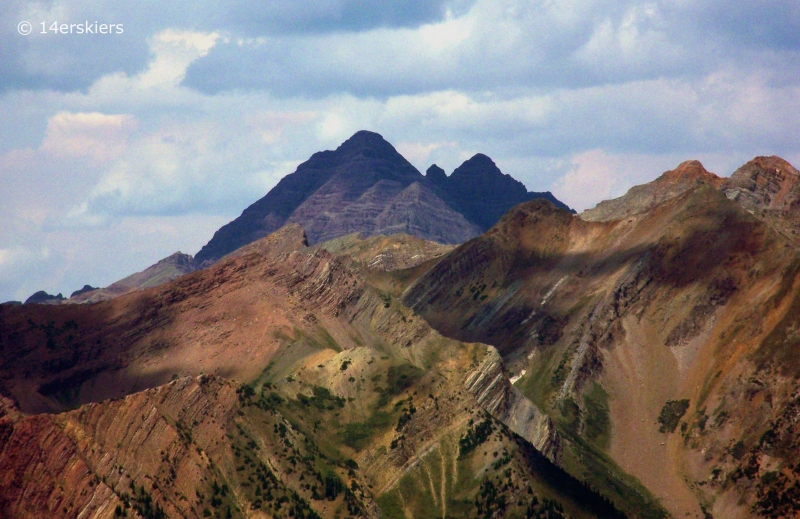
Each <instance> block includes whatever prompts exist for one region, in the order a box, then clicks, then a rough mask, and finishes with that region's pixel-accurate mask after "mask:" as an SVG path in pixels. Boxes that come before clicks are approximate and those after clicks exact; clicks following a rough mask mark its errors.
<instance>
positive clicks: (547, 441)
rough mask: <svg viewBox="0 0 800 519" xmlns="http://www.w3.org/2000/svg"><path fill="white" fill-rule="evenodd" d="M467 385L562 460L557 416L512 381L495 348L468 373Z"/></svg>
mask: <svg viewBox="0 0 800 519" xmlns="http://www.w3.org/2000/svg"><path fill="white" fill-rule="evenodd" d="M464 387H465V388H466V389H467V391H469V392H470V393H472V394H473V395H474V396H475V399H476V400H477V401H478V404H480V405H481V407H483V408H484V409H485V410H486V411H487V412H488V413H489V414H491V415H492V416H494V417H495V418H497V419H498V420H500V421H501V422H503V423H504V424H506V425H507V426H508V428H509V429H511V430H512V431H514V432H515V433H517V434H519V435H520V436H522V437H523V438H525V439H526V440H528V441H529V442H531V444H532V445H533V446H534V447H536V449H538V450H539V452H541V453H542V454H544V455H545V456H546V457H547V458H548V459H549V460H550V461H552V462H553V463H556V464H558V462H559V460H560V457H561V438H560V436H559V435H558V432H556V428H555V425H554V424H553V420H552V419H551V418H550V417H549V416H547V415H546V414H545V413H543V412H542V411H541V410H540V409H539V408H538V407H536V406H535V405H534V404H533V402H531V401H530V400H528V399H527V398H525V397H524V396H523V395H522V393H520V392H519V390H517V388H515V387H514V386H513V385H511V382H510V381H509V379H508V374H507V373H506V370H505V367H504V365H503V359H502V358H501V357H500V354H499V353H498V352H497V350H496V349H495V348H493V347H491V346H490V347H489V348H488V353H487V355H486V358H485V359H484V361H483V363H482V364H481V366H480V367H479V368H478V369H476V370H475V371H473V372H472V373H470V374H469V375H468V376H467V379H466V381H465V382H464Z"/></svg>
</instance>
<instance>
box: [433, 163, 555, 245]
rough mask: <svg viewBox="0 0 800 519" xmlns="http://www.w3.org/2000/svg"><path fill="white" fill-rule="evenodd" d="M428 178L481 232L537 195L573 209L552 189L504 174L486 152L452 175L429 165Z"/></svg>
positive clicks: (460, 167)
mask: <svg viewBox="0 0 800 519" xmlns="http://www.w3.org/2000/svg"><path fill="white" fill-rule="evenodd" d="M434 168H435V169H434ZM428 178H430V179H431V181H432V182H433V183H435V184H436V185H437V186H438V187H439V188H440V189H442V190H443V191H444V193H445V195H444V196H445V198H446V199H447V200H448V201H450V202H451V204H452V206H453V207H454V208H455V209H456V210H457V211H459V212H460V213H462V214H463V215H464V216H466V217H467V219H468V220H469V221H471V222H473V223H475V224H476V225H478V227H480V228H481V232H486V231H488V230H489V229H490V228H491V227H492V226H493V225H494V224H496V223H497V222H498V220H500V218H501V217H502V216H503V215H504V214H506V213H507V212H508V210H509V209H511V208H512V207H514V206H515V205H517V204H521V203H523V202H527V201H529V200H534V199H537V198H544V199H546V200H549V201H550V202H552V203H553V205H555V206H556V207H558V208H560V209H566V210H568V211H569V210H570V208H569V207H567V205H566V204H564V203H562V202H561V201H559V200H558V199H556V197H554V196H553V195H552V194H551V193H550V192H544V193H534V192H528V190H527V189H526V188H525V185H524V184H523V183H522V182H520V181H519V180H515V179H514V178H513V177H511V175H508V174H504V173H503V172H502V171H500V168H498V167H497V165H496V164H495V163H494V161H493V160H492V159H490V158H489V157H487V156H486V155H484V154H482V153H478V154H477V155H475V156H473V157H472V158H471V159H469V160H467V161H466V162H464V163H463V164H461V165H460V166H459V167H457V168H456V169H455V171H453V174H452V175H450V176H449V177H447V176H445V175H444V171H443V170H442V169H441V168H440V167H438V166H436V164H434V165H433V166H431V167H430V168H429V169H428Z"/></svg>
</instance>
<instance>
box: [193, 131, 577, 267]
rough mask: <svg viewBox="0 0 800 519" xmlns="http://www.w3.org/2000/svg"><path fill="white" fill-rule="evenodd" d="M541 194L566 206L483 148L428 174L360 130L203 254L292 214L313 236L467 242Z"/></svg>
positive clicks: (222, 251) (217, 253) (204, 258)
mask: <svg viewBox="0 0 800 519" xmlns="http://www.w3.org/2000/svg"><path fill="white" fill-rule="evenodd" d="M534 198H547V199H549V200H551V201H552V202H553V203H554V204H556V205H557V206H559V207H563V208H566V206H564V205H563V204H562V203H561V202H559V201H558V200H556V199H555V198H554V197H553V196H552V195H551V194H550V193H529V192H528V191H527V190H526V189H525V186H524V185H523V184H522V183H521V182H518V181H516V180H514V179H513V178H511V177H510V176H509V175H504V174H503V173H501V172H500V170H499V169H498V168H497V166H496V165H495V164H494V162H492V160H491V159H490V158H489V157H486V156H485V155H480V154H479V155H476V156H475V157H473V158H472V159H470V160H469V161H467V162H465V163H464V164H463V165H462V166H461V167H459V168H458V169H456V171H455V172H454V173H453V175H452V176H450V177H448V176H447V175H446V174H445V172H444V171H443V170H442V169H441V168H439V167H438V166H436V165H433V166H431V168H429V169H428V172H427V175H426V176H423V175H422V174H420V172H419V171H417V169H416V168H414V166H412V165H411V164H410V163H409V162H408V161H407V160H406V159H405V158H403V156H402V155H400V154H399V153H398V152H397V150H395V149H394V147H393V146H392V145H391V144H389V143H388V142H387V141H386V140H384V139H383V137H381V136H380V135H378V134H377V133H373V132H368V131H360V132H358V133H356V134H355V135H353V136H352V137H350V138H349V139H348V140H347V141H345V142H344V143H343V144H342V145H341V146H339V147H338V148H337V149H336V150H335V151H323V152H319V153H315V154H314V155H312V156H311V158H310V159H309V160H308V161H306V162H304V163H303V164H301V165H300V166H298V168H297V170H296V171H295V172H294V173H292V174H290V175H288V176H286V177H285V178H284V179H283V180H281V181H280V182H279V183H278V185H277V186H275V187H274V188H273V189H272V190H271V191H270V192H269V193H267V195H266V196H265V197H263V198H262V199H261V200H259V201H257V202H256V203H254V204H253V205H251V206H250V207H248V208H247V209H245V210H244V212H243V213H242V215H241V216H240V217H239V218H237V219H235V220H233V221H232V222H230V223H229V224H227V225H225V226H223V227H222V228H220V229H219V230H218V231H217V232H216V233H215V234H214V237H213V238H212V239H211V241H209V242H208V244H206V245H205V246H204V247H203V248H202V249H201V250H200V252H198V253H197V255H196V257H195V259H196V260H197V262H198V264H199V265H200V266H207V265H209V264H211V263H213V262H214V261H216V260H218V259H219V258H221V257H222V256H224V255H226V254H228V253H230V252H232V251H234V250H236V249H238V248H239V247H242V246H244V245H247V244H248V243H251V242H253V241H255V240H257V239H259V238H262V237H264V236H266V235H268V234H269V233H271V232H274V231H275V230H277V229H278V228H280V227H281V226H282V225H284V224H285V223H287V222H293V223H298V224H300V225H301V226H302V227H303V228H304V229H305V230H306V233H307V235H308V240H309V243H311V244H314V243H317V242H321V241H325V240H329V239H332V238H336V237H339V236H344V235H346V234H350V233H353V232H361V233H362V234H364V235H365V236H370V235H377V234H393V233H398V232H405V233H408V234H411V235H413V236H417V237H420V238H424V239H430V240H435V241H438V242H440V243H453V244H454V243H461V242H464V241H466V240H468V239H470V238H473V237H475V236H477V235H478V234H480V233H482V232H484V231H486V230H487V229H488V228H489V227H491V226H492V225H493V224H494V223H495V222H497V220H499V218H500V217H501V216H502V215H503V214H504V213H505V212H506V211H508V210H509V209H510V208H511V207H513V206H514V205H516V204H519V203H521V202H525V201H528V200H531V199H534Z"/></svg>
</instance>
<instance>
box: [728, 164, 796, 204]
mask: <svg viewBox="0 0 800 519" xmlns="http://www.w3.org/2000/svg"><path fill="white" fill-rule="evenodd" d="M799 178H800V171H797V169H795V167H794V166H792V165H791V164H789V163H788V162H787V161H785V160H783V159H782V158H780V157H776V156H771V157H756V158H754V159H753V160H751V161H750V162H748V163H747V164H745V165H744V166H742V167H740V168H739V169H737V170H736V171H734V172H733V175H731V178H729V179H728V180H727V181H726V183H725V186H724V191H725V194H726V195H727V196H728V198H730V199H732V200H738V201H739V202H740V203H741V204H742V205H744V206H745V207H746V208H747V209H750V210H752V209H755V208H760V209H780V210H785V209H788V208H790V207H794V206H795V205H796V204H797V201H798V200H800V182H798V179H799Z"/></svg>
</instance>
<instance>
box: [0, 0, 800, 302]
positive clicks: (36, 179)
mask: <svg viewBox="0 0 800 519" xmlns="http://www.w3.org/2000/svg"><path fill="white" fill-rule="evenodd" d="M0 21H1V22H2V23H0V219H2V220H0V222H2V223H1V224H0V301H5V300H10V299H16V300H24V299H25V298H27V297H28V296H29V295H30V294H32V293H33V292H34V291H36V290H40V289H44V290H47V291H49V292H51V293H55V292H63V293H64V294H65V295H69V293H70V292H71V291H73V290H76V289H78V288H80V287H81V286H83V285H84V284H86V283H89V284H91V285H94V286H98V285H99V286H105V285H108V284H110V283H111V282H113V281H115V280H117V279H119V278H121V277H124V276H125V275H127V274H130V273H132V272H135V271H138V270H142V269H143V268H145V267H147V266H148V265H150V264H152V263H154V262H155V261H156V260H158V259H160V258H163V257H165V256H167V255H169V254H170V253H172V252H174V251H176V250H181V251H183V252H186V253H190V254H194V253H196V252H197V251H198V250H199V249H200V247H201V246H202V245H203V244H204V243H205V242H207V241H208V239H209V238H210V237H211V235H212V234H213V231H214V230H216V229H217V228H219V227H220V226H221V225H222V224H224V223H226V222H228V221H229V220H231V219H232V218H234V217H236V216H238V215H239V214H240V213H241V211H242V210H243V209H244V208H245V207H246V206H247V205H249V204H250V203H252V202H253V201H255V200H257V199H258V198H260V197H261V196H263V195H264V194H265V193H266V192H267V191H268V190H269V189H270V188H271V187H272V186H273V185H274V184H275V183H276V182H277V181H278V180H279V179H280V178H281V177H283V176H284V175H286V174H288V173H291V172H292V171H293V170H294V168H295V167H296V166H297V164H299V163H300V162H302V161H304V160H305V159H307V158H308V156H309V155H311V153H313V152H315V151H318V150H321V149H333V148H335V147H336V146H337V145H338V144H340V143H341V142H342V141H343V140H345V139H346V138H347V137H349V136H350V135H351V134H352V133H354V132H355V131H357V130H359V129H369V130H373V131H377V132H379V133H381V134H382V135H383V136H384V137H385V138H386V139H387V140H389V141H390V142H392V143H393V144H394V145H395V146H396V147H397V148H398V150H399V151H400V152H401V153H402V154H403V155H405V156H406V158H408V159H409V160H410V161H411V162H412V163H413V164H414V165H415V166H416V167H417V168H418V169H420V170H421V171H424V170H425V169H426V168H427V167H428V166H429V165H430V164H431V163H434V162H435V163H437V164H439V165H440V166H442V167H443V168H444V169H445V170H446V171H447V172H448V173H449V172H451V171H452V170H453V169H454V168H455V167H456V166H458V165H459V164H460V163H461V162H462V161H463V160H465V159H467V158H469V157H470V156H471V155H473V154H474V153H476V152H483V153H486V154H487V155H489V156H491V157H492V158H493V159H494V160H495V162H496V163H497V164H498V166H499V167H500V168H501V169H502V170H503V171H504V172H506V173H510V174H512V175H513V176H514V177H516V178H518V179H520V180H522V181H523V182H524V183H525V184H526V185H527V187H528V188H529V189H530V190H535V191H544V190H549V191H552V192H553V193H554V194H555V195H556V196H557V197H559V198H560V199H561V200H563V201H565V202H566V203H568V204H570V205H571V206H573V207H575V208H576V209H578V210H580V209H584V208H587V207H590V206H593V205H594V204H595V203H597V202H598V201H600V200H602V199H605V198H609V197H613V196H617V195H619V194H622V193H624V191H625V190H627V188H629V187H630V186H632V185H635V184H638V183H642V182H646V181H649V180H651V179H653V178H655V177H656V176H658V175H659V174H660V173H661V172H663V171H665V170H667V169H672V168H673V167H675V166H676V165H677V164H678V163H680V162H681V161H683V160H686V159H690V158H697V159H700V160H701V161H702V162H703V163H704V164H705V165H706V167H707V168H708V169H709V170H711V171H714V172H715V173H717V174H720V175H723V176H728V175H730V174H731V173H732V172H733V171H734V170H735V169H736V167H738V166H739V165H741V164H742V163H744V162H746V161H747V160H749V159H750V158H752V157H754V156H756V155H772V154H776V155H780V156H782V157H784V158H786V159H787V160H789V161H790V162H793V163H794V164H795V165H798V164H800V141H799V140H798V137H800V122H799V121H800V118H798V114H800V3H798V2H797V1H796V0H771V1H762V0H755V1H754V0H729V1H726V2H719V1H717V0H671V1H654V2H631V1H626V0H614V1H611V0H597V1H592V0H541V1H536V0H532V1H521V0H474V1H470V0H452V1H448V0H444V1H441V0H440V1H434V0H404V1H389V0H379V1H371V2H368V1H366V0H316V1H313V2H310V1H300V0H272V1H268V2H262V1H256V0H230V1H227V2H216V1H209V0H205V1H202V0H200V1H198V0H191V1H190V0H166V1H165V0H158V1H155V0H141V1H136V2H123V1H119V0H68V1H64V0H51V1H40V2H38V1H34V0H2V3H0ZM22 22H29V23H30V26H28V27H29V28H30V29H31V33H30V34H28V35H23V34H20V29H23V32H24V29H25V28H26V26H24V24H23V25H20V24H21V23H22ZM54 22H55V23H57V24H58V28H59V29H61V28H62V25H61V24H76V25H75V26H74V27H73V28H72V29H71V30H72V34H69V30H70V29H69V27H67V31H66V32H67V34H62V33H55V32H54V31H53V29H54V26H53V23H54ZM78 24H83V32H84V34H78V32H79V29H78ZM100 24H116V26H115V28H114V31H113V32H112V34H86V33H85V32H86V30H87V29H89V30H90V31H91V30H92V29H94V31H92V32H99V26H100ZM119 24H121V25H122V31H121V34H120V33H119V32H120V31H119V29H118V27H119ZM87 26H88V27H87ZM43 33H44V34H43Z"/></svg>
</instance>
